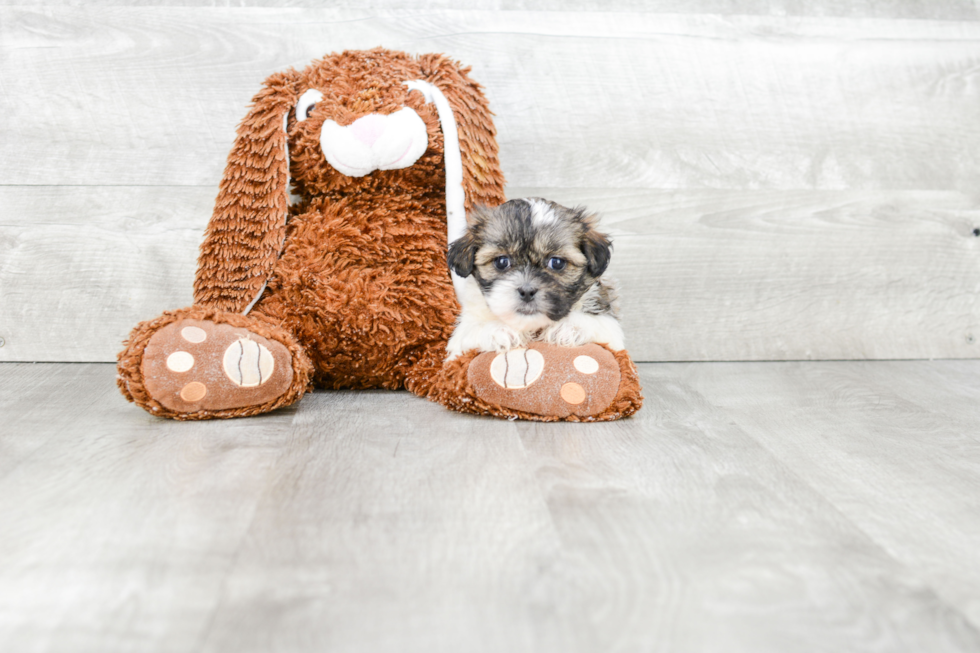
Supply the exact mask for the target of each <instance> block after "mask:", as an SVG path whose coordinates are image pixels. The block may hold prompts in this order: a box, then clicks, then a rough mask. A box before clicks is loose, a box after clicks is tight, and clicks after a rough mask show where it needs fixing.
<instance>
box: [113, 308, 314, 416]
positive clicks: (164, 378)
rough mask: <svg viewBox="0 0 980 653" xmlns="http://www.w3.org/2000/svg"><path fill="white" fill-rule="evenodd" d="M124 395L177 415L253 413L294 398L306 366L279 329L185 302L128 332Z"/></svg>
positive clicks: (123, 360)
mask: <svg viewBox="0 0 980 653" xmlns="http://www.w3.org/2000/svg"><path fill="white" fill-rule="evenodd" d="M119 372H120V374H119V381H120V383H119V385H120V388H121V389H122V391H123V394H124V395H126V396H127V398H129V399H130V400H131V401H134V402H136V403H137V404H139V405H140V406H141V407H143V408H145V409H146V410H148V411H149V412H151V413H153V414H155V415H160V416H163V417H173V418H176V419H208V418H211V417H236V416H240V415H254V414H256V413H261V412H266V411H269V410H273V409H274V408H278V407H279V406H283V405H286V404H289V403H292V402H293V401H295V400H296V399H298V398H299V397H300V396H301V395H302V394H303V392H304V390H305V388H306V386H307V384H308V382H309V377H310V372H311V366H310V364H309V361H308V360H307V359H306V357H305V356H304V355H303V354H302V350H301V348H300V347H299V345H297V344H296V342H295V340H294V339H293V338H292V337H291V336H290V335H289V334H288V333H287V332H285V331H283V330H282V329H280V328H278V327H275V326H273V325H271V324H268V323H265V322H262V321H258V320H252V319H251V318H248V317H245V316H241V315H234V314H226V313H223V312H220V311H207V310H204V309H201V308H199V307H191V308H190V309H184V310H182V311H176V312H174V313H169V314H164V316H162V317H161V318H158V319H157V320H155V321H153V322H144V323H142V324H141V325H139V326H138V327H137V328H136V329H134V331H133V334H132V335H131V336H130V341H129V342H128V343H127V348H126V349H125V350H124V351H123V352H122V354H120V359H119Z"/></svg>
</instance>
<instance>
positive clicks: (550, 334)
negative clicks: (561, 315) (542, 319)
mask: <svg viewBox="0 0 980 653" xmlns="http://www.w3.org/2000/svg"><path fill="white" fill-rule="evenodd" d="M541 339H542V340H543V341H545V342H547V343H550V344H552V345H558V346H559V347H581V346H582V345H585V344H588V343H590V342H592V341H593V334H592V333H591V332H590V331H588V330H586V329H583V328H582V327H581V326H578V325H576V324H573V323H571V322H570V321H567V320H562V321H561V322H556V323H555V324H553V325H551V326H550V327H548V328H547V329H545V332H544V333H543V334H541Z"/></svg>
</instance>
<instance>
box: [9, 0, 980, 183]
mask: <svg viewBox="0 0 980 653" xmlns="http://www.w3.org/2000/svg"><path fill="white" fill-rule="evenodd" d="M378 44H384V45H386V46H387V47H391V48H396V49H405V50H408V51H411V52H428V51H437V52H447V53H448V54H450V55H452V56H453V57H457V58H459V59H460V60H462V61H464V62H467V63H469V64H472V65H473V67H474V71H473V75H474V78H475V79H478V80H480V82H481V83H482V84H483V85H484V86H485V87H486V90H487V95H488V97H489V99H490V104H491V108H492V109H493V110H494V111H495V113H496V114H497V119H496V120H497V127H498V131H499V142H500V145H501V160H502V164H503V167H504V171H505V173H506V174H507V175H508V178H509V180H510V182H511V183H514V184H516V185H519V186H549V187H578V186H582V187H596V186H598V187H619V188H629V187H642V188H686V187H714V188H779V189H795V188H898V189H959V190H965V189H968V188H972V187H973V186H974V184H975V178H976V171H977V170H978V169H980V128H978V127H977V125H976V121H975V116H976V112H977V98H976V94H975V93H974V88H975V86H976V76H977V72H976V71H977V70H978V66H977V64H978V62H980V24H977V23H976V22H972V21H971V22H963V21H955V22H954V21H940V20H917V21H907V20H887V19H878V18H867V19H860V18H833V17H800V18H793V19H787V18H785V17H773V16H747V15H737V16H720V15H714V14H686V15H685V14H682V15H678V14H658V13H617V12H575V11H569V12H523V11H507V12H494V11H477V10H470V11H439V10H434V11H425V12H412V11H402V12H391V13H378V12H372V11H367V10H363V11H359V10H348V9H336V10H313V9H261V8H253V9H220V8H216V9H210V8H184V7H171V8H167V7H133V8H126V7H122V8H101V9H100V8H88V9H84V10H83V9H75V8H70V7H58V8H55V7H52V8H35V9H30V8H10V7H4V8H0V52H2V56H0V62H2V64H0V65H2V71H0V72H2V73H3V77H4V93H3V95H2V96H0V110H2V112H3V113H4V115H5V117H6V119H5V120H4V121H3V123H2V124H0V143H4V147H3V156H2V157H0V179H2V180H3V182H4V183H6V184H41V185H62V184H86V185H95V184H99V185H101V184H105V185H116V184H128V185H155V184H162V185H209V184H212V183H213V182H214V180H215V179H217V178H218V176H219V175H220V173H221V170H222V168H223V166H224V161H225V157H226V155H227V152H228V150H229V148H230V145H231V141H232V137H233V133H234V127H235V125H236V124H237V122H238V121H239V120H241V118H242V117H243V115H244V112H245V106H246V104H247V102H248V100H249V98H251V97H252V95H253V94H254V93H255V92H256V90H257V89H258V87H259V84H260V83H261V81H262V80H263V79H264V78H265V77H266V76H267V75H269V74H270V73H272V72H274V71H276V70H279V69H282V68H285V67H288V66H303V65H305V64H306V63H307V62H308V61H309V60H311V59H312V58H315V57H319V56H322V55H323V54H325V53H326V52H329V51H335V50H342V49H345V48H365V47H373V46H376V45H378Z"/></svg>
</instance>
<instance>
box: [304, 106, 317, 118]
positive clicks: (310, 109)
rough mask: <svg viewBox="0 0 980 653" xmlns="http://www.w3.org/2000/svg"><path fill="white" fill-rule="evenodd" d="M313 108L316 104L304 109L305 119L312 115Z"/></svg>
mask: <svg viewBox="0 0 980 653" xmlns="http://www.w3.org/2000/svg"><path fill="white" fill-rule="evenodd" d="M315 107H316V104H311V105H310V106H308V107H306V117H307V118H309V117H310V114H312V113H313V109H314V108H315Z"/></svg>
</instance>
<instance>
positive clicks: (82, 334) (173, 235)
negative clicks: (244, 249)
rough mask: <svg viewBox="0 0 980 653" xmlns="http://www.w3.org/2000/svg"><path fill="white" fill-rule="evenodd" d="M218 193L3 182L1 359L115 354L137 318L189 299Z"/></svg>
mask: <svg viewBox="0 0 980 653" xmlns="http://www.w3.org/2000/svg"><path fill="white" fill-rule="evenodd" d="M216 194H217V187H214V188H207V189H205V188H167V187H143V188H132V187H105V188H85V187H78V188H64V187H26V186H25V187H0V215H3V216H5V218H4V220H3V222H2V223H0V337H2V338H3V339H4V343H5V344H4V346H3V347H0V361H10V360H14V361H16V360H26V361H31V360H48V361H52V360H53V361H112V360H115V356H116V352H118V351H119V350H120V349H122V341H123V340H124V339H125V338H126V337H127V336H128V335H129V332H130V330H131V329H132V328H133V327H134V326H136V323H137V322H139V321H140V320H148V319H152V318H154V317H156V316H157V315H159V314H160V313H161V312H163V311H164V310H167V309H176V308H180V307H182V306H189V305H190V304H191V303H192V302H193V292H192V283H193V280H194V270H195V269H196V266H197V249H198V246H199V245H200V242H201V238H202V236H203V233H204V228H205V226H206V225H207V221H208V219H209V218H210V215H211V209H212V207H213V204H214V197H215V195H216ZM13 216H18V219H16V220H13V219H11V218H12V217H13Z"/></svg>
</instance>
